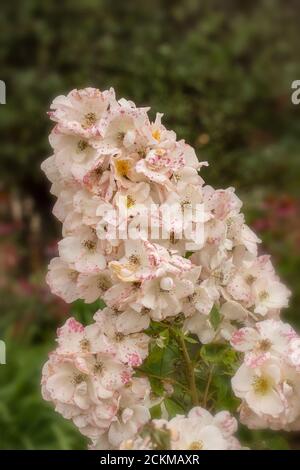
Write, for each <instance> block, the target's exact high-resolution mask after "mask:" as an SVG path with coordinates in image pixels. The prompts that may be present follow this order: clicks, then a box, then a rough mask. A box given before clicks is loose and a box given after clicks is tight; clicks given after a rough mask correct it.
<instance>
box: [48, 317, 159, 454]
mask: <svg viewBox="0 0 300 470" xmlns="http://www.w3.org/2000/svg"><path fill="white" fill-rule="evenodd" d="M94 320H95V322H94V323H93V324H91V325H88V326H86V327H84V326H83V325H82V324H81V323H79V322H78V321H76V320H75V319H74V318H69V319H68V320H67V322H66V323H65V325H64V326H63V327H62V328H59V329H58V332H57V336H58V338H57V341H58V347H57V349H56V350H55V351H54V352H52V353H51V354H50V357H49V360H48V362H47V363H46V364H45V366H44V369H43V374H42V393H43V397H44V399H45V400H50V401H52V402H53V403H54V404H55V409H56V411H58V412H59V413H61V414H62V415H63V416H64V417H65V418H67V419H72V420H73V422H74V424H75V425H76V426H77V427H78V428H79V430H80V432H81V433H82V434H84V435H85V436H87V437H89V438H90V439H91V440H92V442H93V443H94V445H97V446H98V448H103V449H105V448H117V447H118V446H119V445H120V443H121V442H122V441H123V440H124V438H126V437H127V436H128V437H130V436H131V435H132V434H134V433H135V432H137V431H138V429H140V427H141V426H143V425H144V424H145V423H146V422H147V421H148V420H149V419H150V413H149V406H151V404H150V403H151V402H150V385H149V382H148V380H147V379H146V378H136V377H133V367H136V366H138V365H140V364H141V363H142V362H143V360H144V358H145V357H146V356H147V352H148V336H147V335H145V334H144V333H137V332H136V330H137V329H139V325H138V320H137V322H136V323H135V325H136V328H130V329H129V328H128V323H129V322H131V325H133V322H132V317H130V314H129V316H127V315H126V314H125V315H124V314H123V315H121V316H116V315H115V314H114V312H112V311H111V310H110V309H104V310H100V311H98V312H97V313H96V314H95V316H94ZM129 330H130V331H129ZM132 330H135V332H133V333H131V331H132Z"/></svg>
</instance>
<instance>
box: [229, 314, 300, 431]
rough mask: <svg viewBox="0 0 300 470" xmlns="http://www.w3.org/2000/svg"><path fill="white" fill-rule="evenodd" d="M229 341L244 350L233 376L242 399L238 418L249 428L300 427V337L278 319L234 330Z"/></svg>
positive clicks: (236, 389) (296, 428)
mask: <svg viewBox="0 0 300 470" xmlns="http://www.w3.org/2000/svg"><path fill="white" fill-rule="evenodd" d="M231 345H232V346H233V347H234V348H235V349H236V350H237V351H241V352H243V353H244V361H243V363H242V365H241V366H240V368H239V369H238V370H237V372H236V374H235V376H234V377H233V378H232V388H233V391H234V393H235V394H236V395H237V396H238V397H239V398H241V399H242V404H241V407H240V419H241V422H243V423H244V424H246V425H247V426H248V427H249V428H253V429H259V428H271V429H275V430H277V429H285V430H287V431H290V430H299V429H300V337H299V336H298V335H297V334H296V332H295V331H294V330H293V328H292V327H291V326H290V325H288V324H286V323H283V322H282V321H280V320H274V319H271V320H264V321H262V322H258V323H256V325H255V327H253V328H251V327H245V328H241V329H240V330H238V331H236V332H235V333H234V334H233V335H232V338H231Z"/></svg>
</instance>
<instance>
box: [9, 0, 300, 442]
mask: <svg viewBox="0 0 300 470" xmlns="http://www.w3.org/2000/svg"><path fill="white" fill-rule="evenodd" d="M299 24H300V3H299V1H298V0H260V1H258V0H243V1H238V0H143V1H141V0H127V1H123V0H114V1H109V0H61V1H60V2H41V1H39V0H15V1H14V2H5V3H2V4H1V16H0V42H1V48H0V75H1V76H0V79H1V80H4V81H5V83H6V87H7V104H6V105H0V131H1V163H0V167H1V182H0V217H1V221H0V237H1V241H0V339H4V340H5V341H6V345H7V364H6V365H0V428H1V433H0V449H81V448H85V446H86V442H85V439H83V438H81V437H80V436H79V434H78V433H77V431H76V430H75V428H74V427H73V426H72V425H71V424H70V423H68V422H66V421H65V420H64V419H63V418H61V417H60V416H58V415H57V414H56V413H55V412H54V411H53V409H52V407H51V406H50V405H48V404H47V403H45V402H43V400H42V398H41V394H40V386H39V382H40V375H41V367H42V364H43V363H44V362H45V361H46V358H47V354H48V352H49V351H51V350H52V349H53V347H54V338H55V329H56V327H57V326H58V325H60V324H61V323H62V322H63V321H64V319H65V318H66V316H67V315H69V314H70V312H72V313H73V314H75V315H76V316H77V318H79V319H83V320H84V319H85V320H87V321H88V320H89V319H90V318H91V315H92V313H93V311H95V310H96V308H97V306H96V305H92V306H89V307H86V306H85V305H83V304H81V303H80V302H77V303H75V304H74V305H72V306H68V305H66V304H64V303H63V302H62V301H60V300H59V299H58V298H56V297H54V296H52V295H51V294H50V292H49V290H48V288H47V286H46V285H45V282H44V277H45V272H46V267H47V264H48V262H49V260H50V258H52V257H53V256H54V255H55V254H56V244H57V241H58V239H59V237H60V225H59V224H58V223H57V222H56V220H55V219H54V216H52V213H51V209H52V206H53V203H54V201H53V199H52V198H51V196H50V195H49V184H48V182H47V181H46V178H45V177H44V175H43V174H42V172H41V170H40V163H41V161H42V160H44V159H45V158H46V157H47V156H48V155H50V147H49V144H48V139H47V136H48V134H49V130H50V126H51V123H50V122H49V120H48V118H47V115H46V111H47V110H48V108H49V105H50V102H51V101H52V99H53V98H54V97H55V96H56V95H59V94H63V93H66V92H68V91H69V90H71V89H73V88H81V87H86V86H95V87H98V88H100V89H105V88H107V87H110V86H113V87H115V89H116V92H117V95H118V96H119V97H122V96H124V97H126V98H129V99H132V100H134V101H135V102H136V103H137V104H138V105H150V106H151V107H152V110H153V115H154V113H155V112H156V111H160V112H163V113H164V114H165V118H164V122H165V124H166V125H167V126H168V127H170V128H173V129H175V130H176V132H177V134H178V136H179V137H180V138H185V139H186V140H187V142H188V143H190V144H191V145H193V146H195V147H196V150H197V153H198V155H199V158H201V160H208V161H209V163H210V167H209V168H208V169H205V170H203V171H204V173H203V175H204V178H205V179H206V181H207V182H208V183H210V184H212V185H213V186H215V187H227V186H235V187H236V190H237V194H238V195H239V196H240V197H241V198H242V199H243V201H244V208H245V212H246V216H247V221H248V222H249V224H250V225H251V226H252V227H253V228H254V229H255V230H256V231H257V232H258V234H259V236H260V237H261V238H262V239H263V246H262V248H261V250H262V252H269V253H271V255H272V258H273V262H274V264H275V266H276V268H277V269H278V271H279V273H280V275H281V277H282V278H283V280H284V281H285V282H286V283H287V284H288V286H289V287H290V288H291V289H292V291H293V298H292V302H291V307H290V308H289V309H288V310H287V311H286V313H285V318H287V319H289V321H291V322H292V324H293V325H294V326H296V327H298V328H300V218H299V215H300V188H299V186H300V105H299V106H296V105H293V104H292V103H291V93H292V90H291V83H292V82H293V81H294V80H296V79H300V48H299ZM243 436H244V439H245V440H246V442H247V443H248V444H249V445H250V446H252V447H255V448H266V447H269V448H273V449H278V448H280V449H285V448H300V438H299V435H298V436H297V435H296V434H293V435H291V436H289V435H287V434H280V433H271V432H259V433H258V432H256V433H249V432H246V431H244V432H243Z"/></svg>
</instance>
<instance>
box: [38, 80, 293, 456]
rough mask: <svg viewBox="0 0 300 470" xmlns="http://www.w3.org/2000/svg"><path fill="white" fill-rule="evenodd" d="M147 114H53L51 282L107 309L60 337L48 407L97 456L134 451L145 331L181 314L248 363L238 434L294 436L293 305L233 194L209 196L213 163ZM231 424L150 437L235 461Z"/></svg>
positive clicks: (58, 107) (174, 428)
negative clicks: (258, 429)
mask: <svg viewBox="0 0 300 470" xmlns="http://www.w3.org/2000/svg"><path fill="white" fill-rule="evenodd" d="M148 111H149V108H137V107H136V106H135V104H134V103H133V102H131V101H127V100H125V99H120V100H117V99H116V97H115V93H114V90H113V89H110V90H108V91H104V92H100V91H99V90H97V89H94V88H86V89H84V90H73V91H71V92H70V93H69V94H68V95H67V96H59V97H57V98H56V99H55V100H54V101H53V103H52V105H51V110H50V112H49V116H50V118H51V120H53V121H54V122H55V126H54V128H53V130H52V132H51V134H50V144H51V146H52V148H53V155H52V156H51V157H49V158H48V159H47V160H45V161H44V162H43V164H42V169H43V170H44V172H45V173H46V175H47V177H48V179H49V180H50V181H51V183H52V186H51V192H52V194H53V195H55V196H56V198H57V201H56V203H55V206H54V209H53V212H54V214H55V216H56V217H57V218H58V219H59V220H60V221H61V222H62V227H63V228H62V235H63V238H62V240H61V241H60V242H59V244H58V251H59V256H58V257H57V258H54V259H53V260H52V261H51V262H50V265H49V272H48V275H47V282H48V284H49V286H50V289H51V291H52V292H53V293H54V294H57V295H58V296H60V297H61V298H62V299H64V300H65V301H66V302H73V301H75V300H76V299H83V300H84V301H85V302H86V303H92V302H94V301H95V300H97V299H100V298H101V299H103V300H104V301H105V303H106V305H107V307H106V308H105V309H104V310H103V311H99V312H97V313H96V315H95V318H94V320H95V321H94V323H93V324H92V325H89V326H86V327H84V326H82V325H81V324H79V323H78V322H76V320H75V319H69V320H68V321H67V322H66V324H65V326H64V327H62V328H60V329H59V331H58V347H57V349H56V350H55V351H54V352H53V353H52V354H51V355H50V358H49V361H48V362H47V364H46V365H45V367H44V371H43V379H42V386H43V394H44V397H45V399H46V400H50V401H53V402H54V404H55V407H56V410H57V411H58V412H59V413H61V414H62V415H63V416H64V417H66V418H68V419H72V420H73V422H74V423H75V425H76V426H77V427H78V428H79V429H80V431H81V432H82V433H83V434H85V435H87V436H88V437H90V438H91V439H92V442H93V446H94V447H95V448H101V446H102V447H105V446H106V447H112V448H118V447H119V446H120V445H123V446H124V445H126V444H124V442H127V440H128V439H131V438H132V439H133V441H132V442H133V444H132V448H135V445H136V446H139V445H141V444H140V441H138V443H137V444H134V442H135V441H134V439H135V437H134V435H135V433H137V432H139V430H140V429H141V427H142V426H143V425H144V424H145V423H146V422H147V421H149V419H150V415H149V407H150V406H151V399H150V396H151V395H150V385H149V383H148V381H147V379H144V378H141V377H139V378H138V377H136V376H135V368H137V367H139V366H140V365H141V364H142V362H143V360H144V359H145V357H146V356H147V354H148V342H149V337H148V336H147V335H146V334H145V333H144V331H145V330H146V329H147V328H148V327H149V324H150V322H151V320H154V321H164V320H166V319H167V321H172V318H175V317H176V316H178V315H181V316H183V318H184V324H183V329H184V331H185V332H190V333H191V334H195V335H196V336H198V338H199V341H200V342H202V343H204V344H205V343H210V342H214V341H219V342H220V341H230V340H231V344H232V346H233V348H235V349H236V350H238V351H243V352H245V360H244V363H243V365H242V366H241V367H240V369H239V370H238V371H237V373H236V376H235V377H234V378H233V381H232V385H233V390H234V392H235V394H236V395H237V396H238V397H240V398H241V399H242V406H241V419H242V421H243V422H245V423H247V424H249V425H251V426H254V425H255V426H260V425H261V426H268V427H270V426H271V427H276V428H280V427H284V428H289V427H294V423H296V422H297V418H299V417H300V407H299V406H297V396H298V395H297V393H298V392H297V387H298V386H297V380H298V382H299V383H300V381H299V379H297V373H298V369H299V368H300V359H299V357H300V354H299V352H298V345H299V340H297V338H296V335H295V333H293V331H292V330H291V328H290V327H288V326H284V325H282V324H281V322H280V321H279V320H278V316H279V312H280V309H281V308H283V307H286V306H287V305H288V299H289V295H290V293H289V291H288V289H287V288H286V287H285V286H284V285H283V284H282V283H281V282H280V280H279V279H278V277H277V275H276V273H275V271H274V268H273V266H272V264H271V261H270V259H269V257H268V256H265V255H263V256H259V255H258V253H257V251H258V250H257V245H258V243H259V239H258V238H257V237H256V235H255V234H254V233H253V232H252V230H251V229H250V228H249V227H248V226H247V225H246V224H245V220H244V216H243V214H242V213H241V207H242V203H241V201H240V200H239V198H238V197H237V196H236V194H235V192H234V189H233V188H228V189H226V190H215V189H214V188H212V187H211V186H208V185H206V184H205V182H204V180H203V178H202V176H200V171H201V168H202V167H203V166H206V165H207V163H206V162H199V161H198V159H197V157H196V154H195V151H194V149H193V148H192V147H191V146H189V145H188V144H186V143H185V142H184V141H183V140H177V138H176V134H175V133H174V132H173V131H169V130H167V129H166V128H165V126H164V125H163V124H162V123H161V117H162V115H161V114H157V116H156V118H155V120H154V121H153V122H152V121H151V120H150V118H149V115H148ZM153 207H154V208H155V209H154V210H153ZM166 215H167V217H166ZM183 215H184V216H185V217H183ZM150 216H151V217H150ZM149 217H150V218H151V223H150V225H149ZM195 227H196V230H195ZM193 228H194V230H193ZM124 233H125V235H126V236H124ZM200 233H201V236H200V237H199V234H200ZM120 234H122V236H121V235H120ZM166 234H167V235H166ZM130 235H131V236H130ZM213 307H215V308H217V309H218V310H219V312H220V324H219V326H218V329H217V331H215V329H214V327H213V325H212V323H211V319H210V312H211V311H212V309H213ZM253 338H254V339H253ZM247 387H248V388H247ZM273 391H274V393H273ZM275 395H276V398H275ZM261 397H264V399H263V400H262V399H261ZM224 413H225V414H224V415H222V414H221V415H220V414H218V415H216V417H215V418H212V417H211V415H209V413H208V412H205V410H202V409H200V408H198V407H196V408H195V409H194V410H192V411H191V412H190V413H189V415H188V417H187V418H184V417H182V416H178V417H176V418H173V419H172V420H171V421H170V422H169V423H162V422H156V423H155V427H158V428H159V427H162V426H163V427H167V428H168V429H169V430H170V431H171V436H172V437H171V440H172V448H176V449H178V448H193V445H194V444H193V443H194V442H196V443H198V442H199V443H200V444H199V446H200V447H201V446H203V448H216V446H217V448H222V449H225V448H233V447H234V448H237V447H238V445H237V444H236V443H233V442H235V441H234V440H233V439H231V437H232V432H233V431H232V429H234V428H235V425H233V424H232V426H229V427H230V432H229V430H228V429H227V424H228V422H229V421H230V419H233V418H230V419H229V417H228V415H227V414H226V412H224ZM196 422H199V423H200V424H199V429H198V430H197V432H196V431H195V433H196V434H197V435H196V434H195V436H193V438H191V439H192V442H186V439H187V438H186V436H185V435H183V434H182V429H183V427H185V426H191V429H194V424H195V423H196ZM224 422H225V423H227V424H224ZM230 422H231V423H234V421H230ZM291 423H293V424H291ZM223 424H224V426H223ZM222 426H223V427H222ZM225 428H226V429H227V431H226V432H225V431H224V429H225ZM193 432H194V431H193ZM199 433H200V434H199ZM198 434H199V435H198ZM191 435H192V434H191ZM229 436H231V437H230V439H229ZM212 441H214V442H215V444H212ZM122 442H123V444H121V443H122ZM200 447H199V448H200ZM201 448H202V447H201Z"/></svg>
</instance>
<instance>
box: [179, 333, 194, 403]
mask: <svg viewBox="0 0 300 470" xmlns="http://www.w3.org/2000/svg"><path fill="white" fill-rule="evenodd" d="M175 339H176V341H177V343H178V345H179V347H180V349H181V351H182V355H183V359H184V362H185V365H186V370H185V374H186V378H187V382H188V384H189V388H190V392H191V397H192V402H193V405H195V406H198V405H199V397H198V390H197V386H196V379H195V371H194V365H193V363H192V361H191V358H190V355H189V352H188V350H187V347H186V344H185V340H184V337H183V336H182V335H177V334H175Z"/></svg>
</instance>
